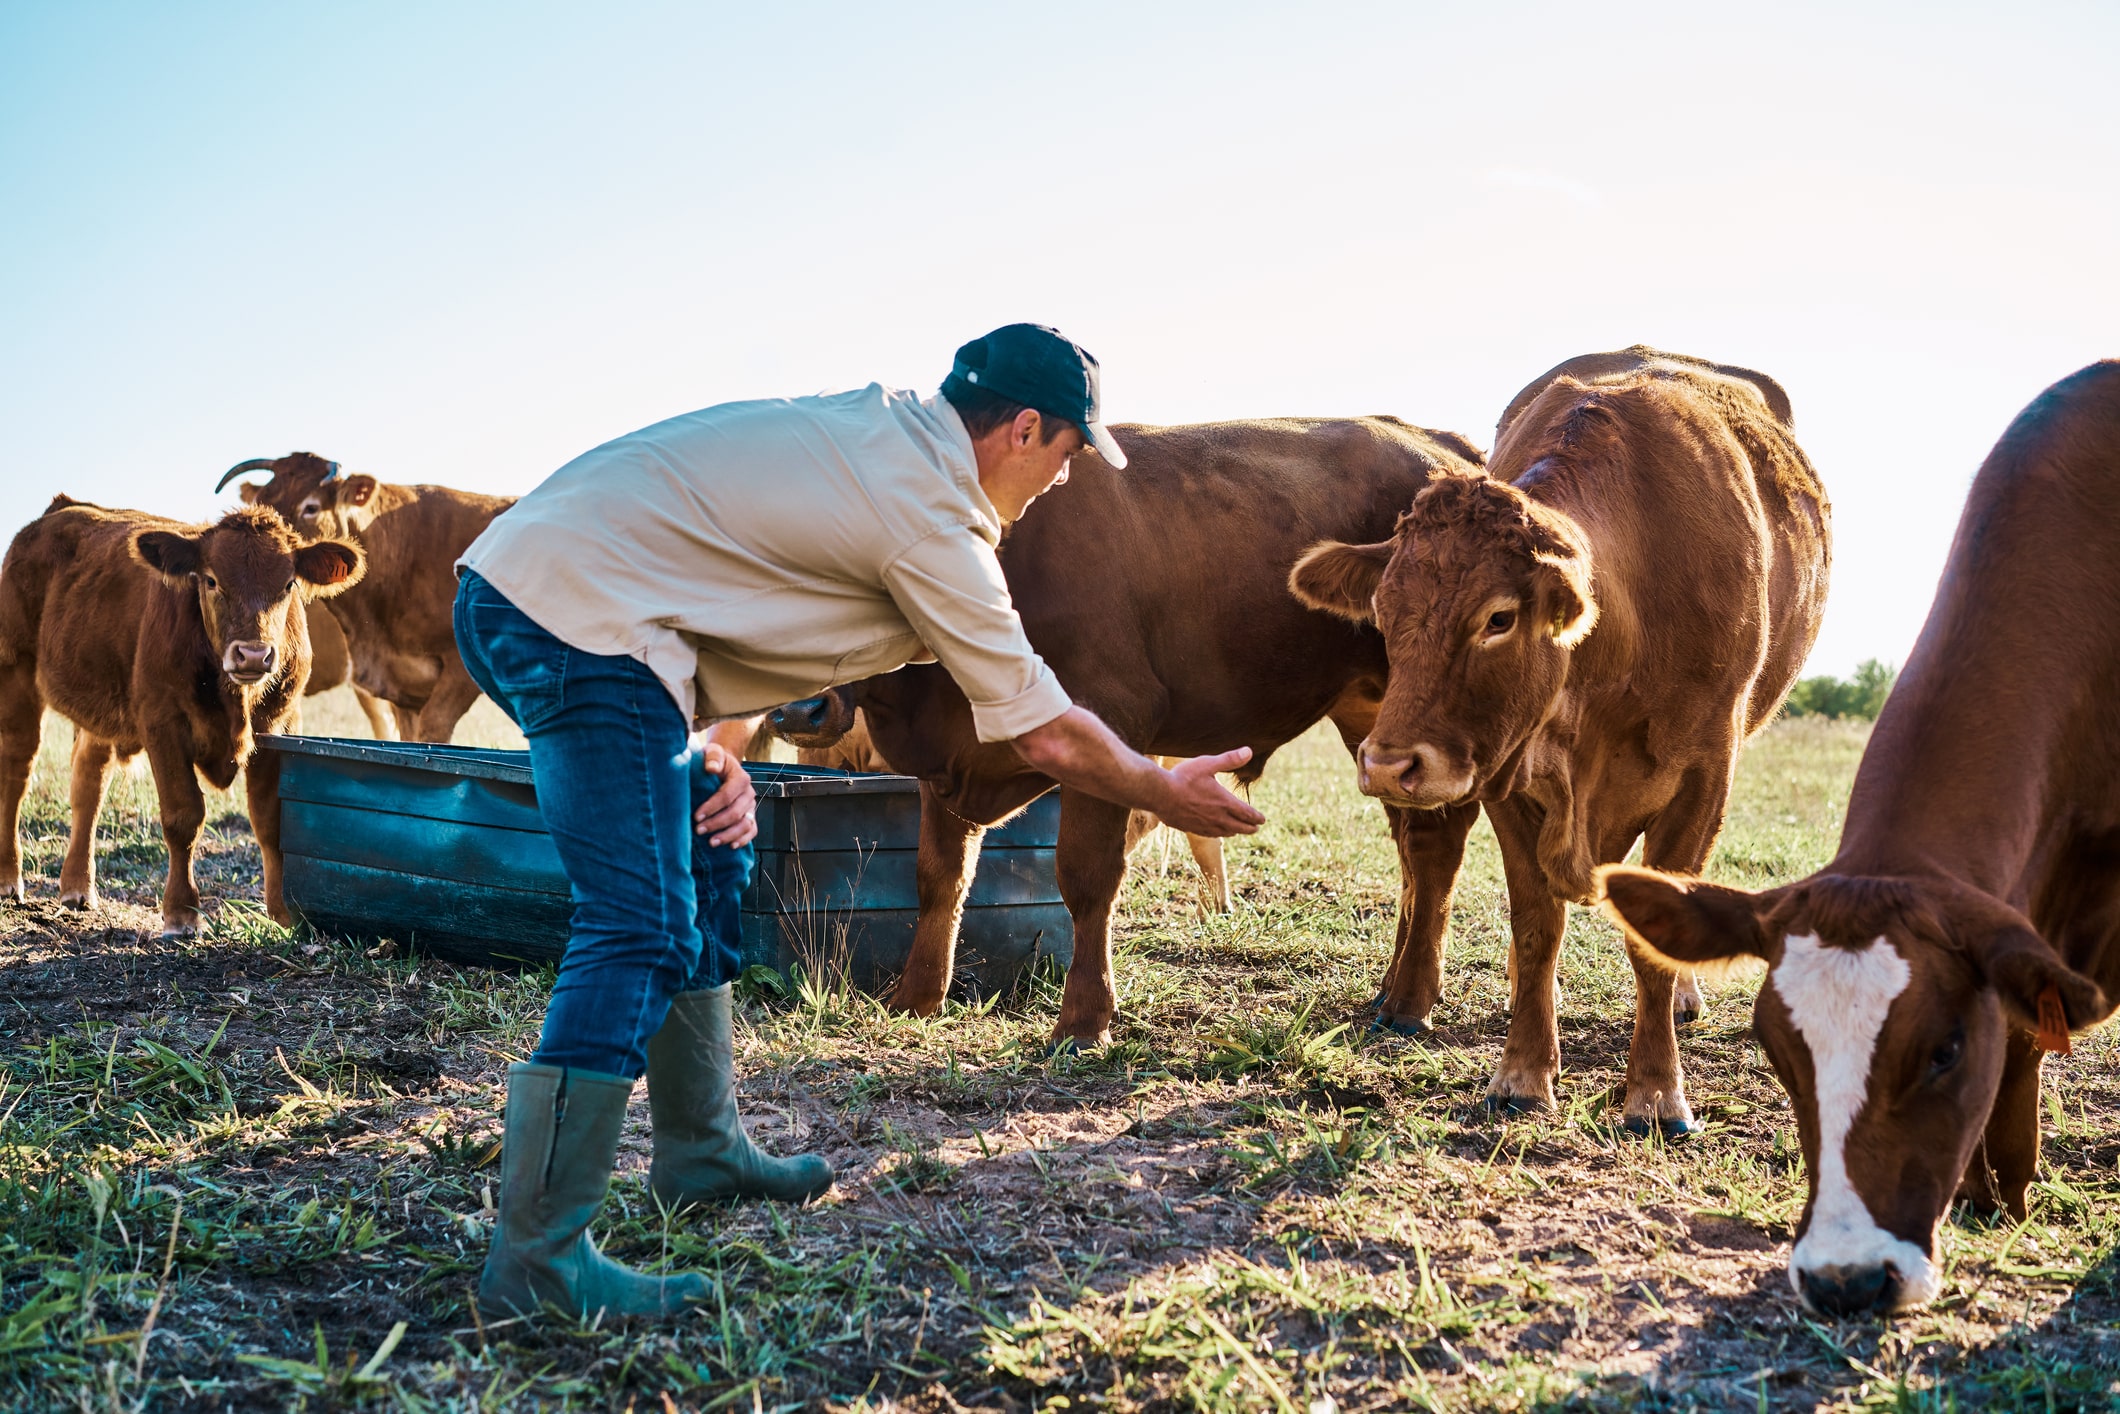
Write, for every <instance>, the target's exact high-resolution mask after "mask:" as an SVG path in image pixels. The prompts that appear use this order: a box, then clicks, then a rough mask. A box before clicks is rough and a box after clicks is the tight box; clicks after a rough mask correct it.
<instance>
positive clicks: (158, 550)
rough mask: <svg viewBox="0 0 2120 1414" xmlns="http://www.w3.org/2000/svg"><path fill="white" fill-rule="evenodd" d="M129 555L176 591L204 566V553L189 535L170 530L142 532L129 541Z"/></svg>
mask: <svg viewBox="0 0 2120 1414" xmlns="http://www.w3.org/2000/svg"><path fill="white" fill-rule="evenodd" d="M131 549H132V555H133V558H134V559H136V560H138V561H139V562H140V563H141V564H143V565H145V566H147V567H148V568H149V569H150V570H153V571H154V572H155V573H156V574H157V575H160V576H161V577H162V579H163V580H165V581H167V582H168V583H170V584H174V585H176V586H177V587H179V588H183V587H185V585H186V584H187V582H188V581H189V580H190V578H191V576H193V575H195V574H197V573H198V572H199V569H200V567H201V566H202V565H203V564H204V563H205V559H206V557H205V552H204V550H203V549H202V548H201V547H200V545H199V542H198V541H197V540H195V539H193V538H192V537H191V536H189V535H179V534H177V533H176V532H175V531H173V530H142V531H140V532H138V533H137V534H135V535H134V536H133V538H132V545H131Z"/></svg>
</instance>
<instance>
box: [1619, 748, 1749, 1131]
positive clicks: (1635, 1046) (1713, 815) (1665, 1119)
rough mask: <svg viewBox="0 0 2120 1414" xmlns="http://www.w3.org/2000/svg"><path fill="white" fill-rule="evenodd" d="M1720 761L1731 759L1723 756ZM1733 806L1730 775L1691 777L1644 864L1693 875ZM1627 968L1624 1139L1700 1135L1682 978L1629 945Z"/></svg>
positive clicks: (1689, 982) (1660, 818) (1695, 998)
mask: <svg viewBox="0 0 2120 1414" xmlns="http://www.w3.org/2000/svg"><path fill="white" fill-rule="evenodd" d="M1723 759H1724V760H1725V761H1734V753H1732V752H1725V753H1724V754H1723ZM1729 800H1730V773H1729V770H1728V769H1723V770H1720V771H1717V770H1713V769H1711V770H1710V771H1708V772H1705V773H1702V772H1693V773H1689V774H1688V775H1687V778H1686V781H1685V783H1684V784H1683V785H1682V786H1680V787H1679V792H1678V794H1677V795H1676V796H1675V797H1673V798H1672V801H1671V803H1670V804H1669V805H1667V806H1665V807H1664V808H1663V809H1662V810H1661V811H1659V812H1658V813H1657V816H1656V818H1655V819H1654V820H1652V821H1650V823H1649V829H1648V832H1647V834H1646V836H1645V838H1644V839H1643V841H1642V862H1643V863H1644V864H1646V865H1648V866H1649V867H1650V868H1651V869H1661V870H1664V871H1665V872H1667V873H1672V874H1689V875H1690V874H1697V873H1699V872H1700V868H1701V866H1702V865H1703V864H1705V863H1707V862H1708V855H1709V853H1710V851H1712V850H1713V849H1714V848H1715V837H1716V836H1717V835H1719V834H1721V833H1722V820H1723V810H1724V808H1725V807H1726V806H1727V805H1728V804H1729ZM1627 961H1628V962H1629V963H1631V964H1633V967H1634V1039H1633V1041H1632V1042H1631V1043H1630V1044H1629V1045H1628V1047H1627V1098H1626V1102H1625V1106H1624V1108H1623V1109H1622V1110H1621V1112H1620V1113H1621V1119H1622V1122H1623V1123H1624V1124H1625V1126H1626V1128H1627V1130H1628V1132H1629V1133H1632V1134H1647V1133H1648V1132H1649V1130H1650V1129H1651V1128H1652V1127H1654V1128H1656V1129H1660V1130H1662V1131H1663V1133H1664V1135H1665V1137H1666V1138H1676V1137H1678V1136H1679V1135H1682V1134H1690V1133H1692V1132H1693V1131H1695V1130H1697V1129H1699V1128H1700V1126H1699V1125H1698V1124H1696V1123H1695V1122H1694V1119H1693V1108H1692V1106H1690V1105H1688V1104H1687V1103H1686V1088H1685V1068H1684V1066H1683V1064H1682V1063H1681V1062H1680V1060H1679V1055H1678V1030H1677V1019H1678V1018H1677V999H1678V994H1679V990H1680V981H1681V979H1680V977H1679V976H1678V974H1676V973H1673V972H1671V971H1669V970H1667V969H1665V968H1663V967H1660V966H1658V965H1657V964H1656V963H1654V962H1652V961H1650V960H1649V959H1648V958H1646V957H1644V956H1643V955H1642V954H1641V953H1640V951H1639V950H1637V949H1636V947H1635V945H1634V941H1633V939H1631V938H1629V939H1628V941H1627ZM1683 980H1684V984H1685V989H1686V991H1687V992H1688V993H1690V994H1691V1003H1692V1005H1691V1010H1692V1012H1693V1013H1694V1014H1695V1015H1698V1014H1699V1012H1700V989H1699V985H1698V984H1697V983H1696V982H1695V981H1694V980H1693V978H1692V975H1691V974H1690V973H1688V974H1687V975H1686V976H1685V978H1684V979H1683Z"/></svg>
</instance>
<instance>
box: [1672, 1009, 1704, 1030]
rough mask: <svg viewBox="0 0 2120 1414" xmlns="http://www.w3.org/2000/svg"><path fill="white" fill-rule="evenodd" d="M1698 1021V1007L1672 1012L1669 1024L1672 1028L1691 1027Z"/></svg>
mask: <svg viewBox="0 0 2120 1414" xmlns="http://www.w3.org/2000/svg"><path fill="white" fill-rule="evenodd" d="M1698 1020H1700V1008H1699V1007H1692V1008H1690V1009H1687V1010H1674V1011H1673V1012H1672V1013H1671V1024H1672V1025H1673V1026H1691V1025H1692V1024H1693V1023H1694V1022H1696V1021H1698Z"/></svg>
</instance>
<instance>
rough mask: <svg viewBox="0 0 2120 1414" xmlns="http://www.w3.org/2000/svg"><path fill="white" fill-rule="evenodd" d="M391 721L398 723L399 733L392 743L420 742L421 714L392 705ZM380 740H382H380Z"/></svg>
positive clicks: (394, 736)
mask: <svg viewBox="0 0 2120 1414" xmlns="http://www.w3.org/2000/svg"><path fill="white" fill-rule="evenodd" d="M390 719H391V720H392V721H394V722H396V723H397V732H396V733H395V734H394V735H393V736H392V737H391V738H390V739H391V740H392V741H418V740H419V739H420V714H419V713H417V712H415V711H413V710H412V709H411V708H409V707H400V706H398V704H397V703H395V702H393V703H391V704H390ZM378 740H380V738H378Z"/></svg>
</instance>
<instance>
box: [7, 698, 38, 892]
mask: <svg viewBox="0 0 2120 1414" xmlns="http://www.w3.org/2000/svg"><path fill="white" fill-rule="evenodd" d="M43 728H44V698H43V696H42V695H41V694H40V693H38V691H37V670H36V665H35V664H34V663H32V662H31V661H30V660H29V659H28V657H27V656H24V657H21V658H17V659H16V660H15V661H14V662H12V663H9V664H7V665H6V666H5V667H0V899H13V900H14V901H15V902H17V903H20V902H21V901H22V899H23V896H24V895H23V888H22V833H21V822H22V797H23V796H24V795H25V794H27V793H28V791H29V776H30V772H31V770H32V769H34V768H35V766H36V764H37V745H38V739H39V737H40V736H41V735H42V732H43Z"/></svg>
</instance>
